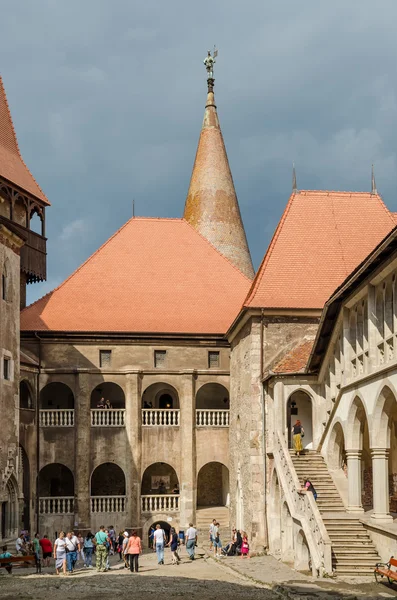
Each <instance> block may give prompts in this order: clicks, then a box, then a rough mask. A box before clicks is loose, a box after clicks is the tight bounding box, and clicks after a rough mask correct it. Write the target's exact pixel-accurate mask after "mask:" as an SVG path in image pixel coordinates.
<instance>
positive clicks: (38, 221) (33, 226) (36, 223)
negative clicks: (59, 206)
mask: <svg viewBox="0 0 397 600" xmlns="http://www.w3.org/2000/svg"><path fill="white" fill-rule="evenodd" d="M29 229H30V230H31V231H34V232H35V233H38V234H39V235H42V231H43V222H42V218H41V216H40V215H39V214H38V213H37V212H36V211H34V212H33V213H31V215H30V221H29Z"/></svg>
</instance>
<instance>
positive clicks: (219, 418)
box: [196, 409, 230, 427]
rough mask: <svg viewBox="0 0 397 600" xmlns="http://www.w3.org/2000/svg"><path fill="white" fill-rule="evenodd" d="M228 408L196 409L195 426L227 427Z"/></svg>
mask: <svg viewBox="0 0 397 600" xmlns="http://www.w3.org/2000/svg"><path fill="white" fill-rule="evenodd" d="M229 418H230V412H229V411H228V410H201V409H200V410H196V427H229Z"/></svg>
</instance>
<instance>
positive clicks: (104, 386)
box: [91, 381, 125, 409]
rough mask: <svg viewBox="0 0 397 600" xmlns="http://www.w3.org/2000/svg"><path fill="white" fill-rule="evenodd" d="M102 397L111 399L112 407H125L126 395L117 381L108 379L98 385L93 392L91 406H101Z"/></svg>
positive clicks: (105, 400)
mask: <svg viewBox="0 0 397 600" xmlns="http://www.w3.org/2000/svg"><path fill="white" fill-rule="evenodd" d="M102 399H103V401H104V402H105V403H106V402H107V401H109V403H110V407H111V408H119V409H120V408H125V395H124V392H123V389H122V388H121V387H120V386H119V385H117V383H112V382H110V381H106V382H103V383H100V384H99V385H97V386H96V388H95V389H94V390H92V393H91V408H101V407H102Z"/></svg>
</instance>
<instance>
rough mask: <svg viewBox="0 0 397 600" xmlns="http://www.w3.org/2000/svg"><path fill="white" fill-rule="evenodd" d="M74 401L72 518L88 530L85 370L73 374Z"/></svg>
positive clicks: (88, 438)
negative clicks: (74, 382)
mask: <svg viewBox="0 0 397 600" xmlns="http://www.w3.org/2000/svg"><path fill="white" fill-rule="evenodd" d="M76 378H77V381H76V386H75V392H76V393H75V400H74V435H75V444H74V448H75V455H74V456H75V458H74V521H75V523H78V525H76V526H75V527H76V528H78V529H90V527H91V523H90V521H91V507H90V476H91V460H90V456H91V444H90V441H91V405H90V402H91V385H90V375H89V374H88V373H78V375H77V376H76Z"/></svg>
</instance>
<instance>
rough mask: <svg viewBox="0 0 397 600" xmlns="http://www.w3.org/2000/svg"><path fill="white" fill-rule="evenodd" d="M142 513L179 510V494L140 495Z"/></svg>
mask: <svg viewBox="0 0 397 600" xmlns="http://www.w3.org/2000/svg"><path fill="white" fill-rule="evenodd" d="M141 510H142V512H143V513H158V512H177V511H178V510H179V494H155V495H153V494H150V495H145V496H141Z"/></svg>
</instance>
